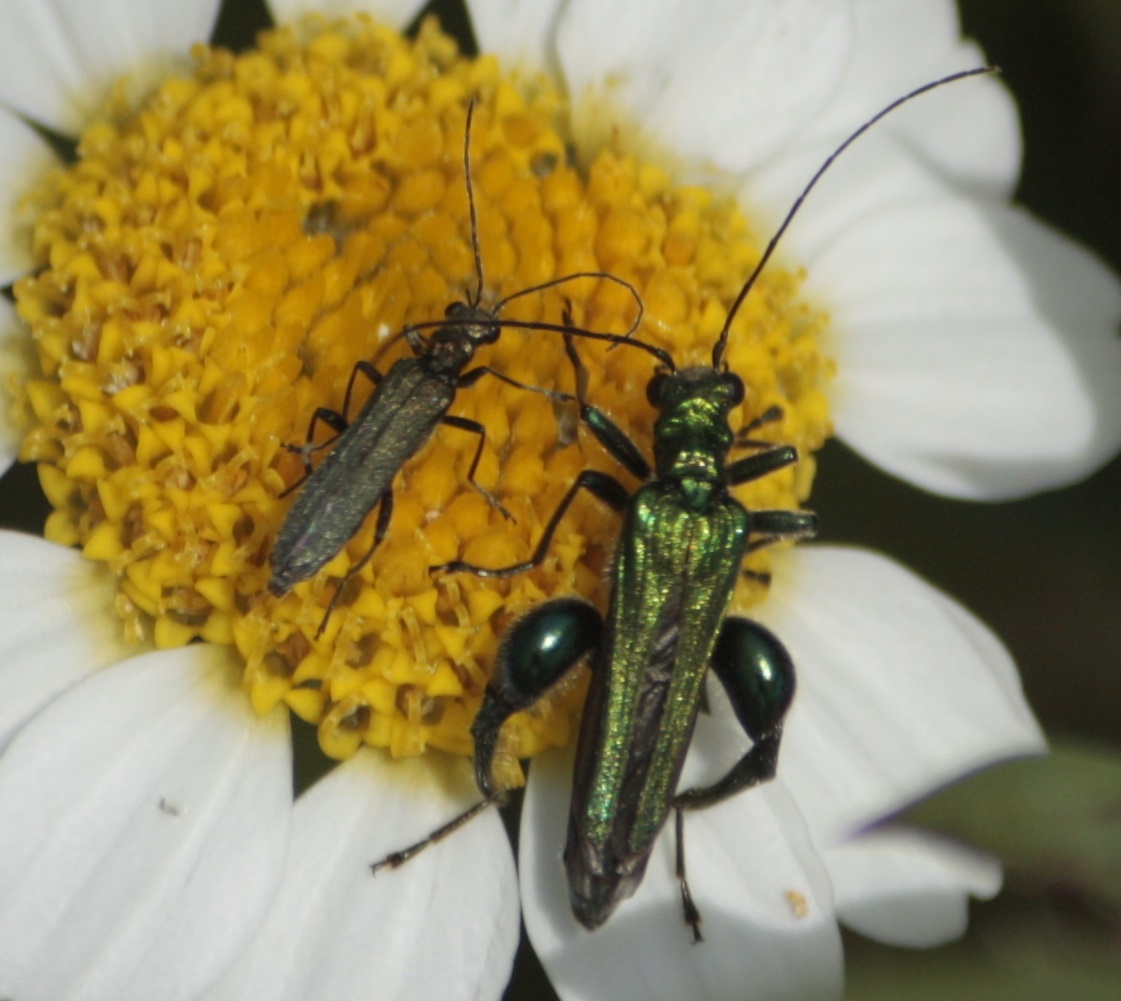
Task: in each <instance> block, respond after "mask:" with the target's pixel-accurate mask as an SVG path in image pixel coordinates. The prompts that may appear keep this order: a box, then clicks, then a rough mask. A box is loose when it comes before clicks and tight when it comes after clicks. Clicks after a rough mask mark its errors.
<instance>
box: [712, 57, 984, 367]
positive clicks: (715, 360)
mask: <svg viewBox="0 0 1121 1001" xmlns="http://www.w3.org/2000/svg"><path fill="white" fill-rule="evenodd" d="M999 72H1000V69H999V68H998V67H996V66H978V67H977V68H975V69H971V70H962V71H961V72H960V73H951V74H950V75H949V76H944V77H942V78H941V79H940V80H933V81H931V82H930V83H926V84H923V85H922V86H921V87H916V88H915V89H914V90H912V91H911V92H910V93H908V94H904V95H903V96H902V97H898V98H896V99H895V100H894V101H892V102H891V104H889V105H887V107H885V108H883V109H882V110H881V111H879V112H877V113H876V114H875V115H873V116H872V117H871V118H869V119H868V121H866V122H865V123H864V124H863V125H861V126H860V128H858V129H857V130H856V131H855V132H853V133H852V135H850V136H849V137H848V138H847V139H846V140H845V141H844V142H843V143H841V145H840V146H838V147H837V148H836V149H835V150H833V152H832V153H830V154H829V157H828V159H827V160H826V161H825V162H824V163H823V164H822V165H821V166H820V167H818V168H817V172H816V173H815V174H814V175H813V177H811V178H810V181H809V183H808V184H807V185H806V186H805V187H804V188H803V189H802V193H801V194H800V195H799V196H798V198H797V199H796V200H795V202H794V204H793V205H792V206H791V207H790V211H789V212H787V213H786V218H785V219H783V220H782V225H780V226H779V228H778V230H777V231H776V232H775V235H774V236H772V237H771V240H770V242H769V243H768V244H767V247H766V249H765V250H764V251H763V256H762V257H761V258H759V263H758V264H756V265H755V270H754V271H752V272H751V275H750V276H749V277H748V279H747V281H746V282H744V286H743V288H741V289H740V294H739V295H737V296H736V301H735V302H733V303H732V308H731V309H730V310H728V318H727V319H726V320H725V321H724V326H723V328H722V329H721V331H720V337H719V339H718V340H717V342H716V346H715V347H714V348H713V349H712V367H713V368H719V367H720V363H721V361H722V360H723V358H724V350H725V348H727V346H728V331H729V330H731V328H732V321H733V320H734V319H735V318H736V313H738V312H739V309H740V306H741V305H743V301H744V299H746V298H747V294H748V292H750V291H751V289H752V287H753V286H754V285H755V280H756V279H757V278H758V277H759V272H761V271H762V270H763V268H764V266H765V265H766V263H767V261H769V260H770V259H771V255H772V254H773V253H774V250H775V247H776V246H777V245H778V242H779V240H780V239H782V235H783V233H785V232H786V230H787V227H789V225H790V223H791V221H792V220H793V218H794V216H795V215H796V214H797V212H798V210H799V209H800V208H801V207H802V203H803V202H804V201H805V200H806V196H807V195H809V193H810V192H811V191H812V190H813V188H814V185H816V184H817V182H818V181H820V180H821V176H822V175H823V174H824V173H825V172H826V171H827V170H828V169H829V168H830V167H831V166H832V165H833V161H834V160H836V159H837V157H839V156H840V155H841V154H842V153H843V152H844V151H845V150H846V149H848V148H849V146H851V145H852V144H853V143H854V142H856V140H857V139H859V138H860V137H861V136H862V135H864V133H865V132H867V131H868V130H869V129H870V128H871V127H872V126H873V125H875V124H876V123H877V122H878V121H879V120H880V119H881V118H884V117H886V116H887V115H890V114H891V113H892V112H893V111H895V109H896V108H898V107H899V106H900V105H903V104H906V103H907V102H908V101H910V100H913V99H914V98H916V97H918V96H919V95H921V94H925V93H926V92H927V91H928V90H935V89H936V88H938V87H942V86H945V85H946V84H948V83H954V82H955V81H957V80H964V79H965V78H966V77H971V76H984V75H986V74H989V73H999Z"/></svg>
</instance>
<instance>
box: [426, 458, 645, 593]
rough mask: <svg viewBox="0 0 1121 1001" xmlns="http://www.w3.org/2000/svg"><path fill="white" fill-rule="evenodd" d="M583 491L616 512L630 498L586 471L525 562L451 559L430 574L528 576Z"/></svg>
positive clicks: (611, 480) (596, 473)
mask: <svg viewBox="0 0 1121 1001" xmlns="http://www.w3.org/2000/svg"><path fill="white" fill-rule="evenodd" d="M580 490H587V491H589V492H590V493H592V494H594V495H595V496H596V497H598V498H599V499H600V500H601V501H603V502H604V503H605V504H609V505H610V506H611V507H613V508H614V509H615V510H616V511H622V510H623V508H625V507H626V506H627V503H628V501H629V500H630V495H629V494H628V493H627V491H626V489H625V488H624V487H623V485H622V484H621V483H620V482H619V481H618V480H617V479H615V477H613V476H609V475H608V474H607V473H601V472H599V471H598V470H596V469H585V470H584V471H583V472H582V473H581V474H580V475H579V476H577V477H576V482H575V483H573V484H572V486H571V487H569V488H568V493H566V494H565V495H564V498H563V499H562V500H561V502H560V504H559V505H557V509H556V511H554V512H553V516H552V517H551V518H550V519H549V524H548V525H546V526H545V531H544V532H543V533H542V535H541V541H540V542H538V543H537V548H536V549H535V550H534V551H533V555H532V556H531V557H530V558H529V559H528V560H526V561H525V562H524V563H515V564H514V565H513V566H508V567H480V566H476V565H475V564H474V563H465V562H464V561H463V560H452V561H451V562H450V563H438V564H436V565H435V566H431V567H429V568H428V570H429V573H436V572H443V573H473V574H474V575H475V576H476V577H499V578H502V577H513V576H514V575H515V574H520V573H525V572H526V571H527V570H532V569H533V568H534V567H536V566H540V565H541V563H542V561H543V560H544V559H545V554H546V553H547V552H548V551H549V543H550V542H552V540H553V533H554V532H556V530H557V525H559V524H560V520H561V518H563V517H564V513H565V511H567V510H568V506H569V505H570V504H571V503H572V501H573V499H574V498H575V497H576V494H577V492H578V491H580Z"/></svg>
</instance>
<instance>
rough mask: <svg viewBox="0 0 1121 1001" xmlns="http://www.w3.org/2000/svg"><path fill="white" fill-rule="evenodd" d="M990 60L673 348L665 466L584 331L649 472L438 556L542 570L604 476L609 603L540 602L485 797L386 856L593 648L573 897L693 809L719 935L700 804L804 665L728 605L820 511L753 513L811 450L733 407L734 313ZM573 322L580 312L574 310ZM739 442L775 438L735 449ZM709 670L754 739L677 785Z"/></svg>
mask: <svg viewBox="0 0 1121 1001" xmlns="http://www.w3.org/2000/svg"><path fill="white" fill-rule="evenodd" d="M990 72H992V70H990V69H987V68H986V69H977V70H969V71H966V72H964V73H956V74H953V75H952V76H949V77H946V78H944V79H941V80H938V81H935V82H934V83H930V84H927V85H926V86H924V87H920V88H918V89H916V90H914V91H912V92H911V93H909V94H907V95H905V96H904V97H902V98H900V99H898V100H896V101H894V102H893V103H892V104H890V105H889V106H887V107H886V108H885V109H883V110H882V111H881V112H879V114H877V115H876V116H875V117H873V118H872V119H870V120H869V121H868V122H866V123H865V124H864V125H862V126H861V127H860V128H859V129H857V130H856V131H855V132H854V133H853V134H852V135H850V136H849V137H848V138H847V139H846V140H845V141H844V142H843V143H842V144H841V145H840V146H839V147H838V148H837V149H836V151H834V153H833V154H832V155H831V156H830V157H829V158H828V159H827V160H826V161H825V163H824V164H823V165H822V166H821V167H820V168H819V169H818V171H817V172H816V173H815V174H814V176H813V177H812V178H811V180H810V181H809V183H808V184H807V185H806V187H805V188H804V190H803V192H802V194H801V195H800V196H799V198H798V199H797V201H796V202H795V203H794V206H793V207H792V208H791V210H790V211H789V213H788V214H787V216H786V218H785V219H784V221H783V223H782V225H781V226H780V227H779V229H778V231H777V232H776V233H775V235H774V236H773V237H772V238H771V240H770V242H769V243H768V245H767V247H766V249H765V250H764V253H763V255H762V258H761V259H760V261H759V263H758V265H757V266H756V268H755V270H754V271H753V272H752V274H751V276H750V277H749V278H748V280H747V281H746V283H745V284H744V286H743V288H742V289H741V290H740V293H739V295H738V296H737V297H736V300H735V302H734V303H733V304H732V307H731V309H730V310H729V313H728V317H727V319H726V321H725V323H724V327H723V330H722V331H721V333H720V336H719V338H718V340H717V343H716V346H715V347H714V349H713V352H712V365H711V366H698V367H694V368H687V369H683V370H677V369H676V368H675V367H674V366H673V364H672V362H667V361H666V360H663V362H662V366H661V369H660V370H659V371H658V372H657V373H656V374H655V375H654V376H653V378H652V379H651V381H650V383H649V385H648V387H647V396H648V398H649V400H650V402H651V404H652V405H653V406H655V407H656V408H657V410H658V416H657V419H656V421H655V424H654V436H653V438H654V465H653V468H651V466H650V464H649V463H648V462H647V460H646V459H645V458H644V457H643V455H642V452H641V451H640V449H639V448H638V447H637V446H636V445H635V444H634V442H633V441H631V439H630V438H628V437H627V436H626V434H624V432H623V431H622V430H620V428H619V427H618V426H617V425H615V424H614V423H613V422H612V421H611V420H610V419H609V418H608V417H607V416H606V415H605V414H604V413H603V412H602V411H600V410H598V409H597V408H595V407H594V406H591V405H589V404H588V403H587V401H586V399H585V391H586V385H587V371H586V369H585V368H584V366H583V364H582V363H581V361H580V359H579V357H578V355H577V353H576V349H575V344H574V341H573V339H572V337H571V336H570V335H568V334H566V335H565V346H566V350H567V351H568V355H569V358H570V359H571V361H572V363H573V366H574V368H575V370H576V401H577V402H578V404H579V407H580V415H581V419H582V420H583V422H584V424H585V425H586V426H587V427H588V429H589V430H590V431H591V432H592V433H593V434H594V435H595V437H596V438H597V439H598V440H599V442H600V443H601V444H602V445H603V446H604V447H605V448H606V449H607V450H608V451H609V452H610V453H611V454H612V455H613V456H614V457H615V458H616V459H617V460H618V461H619V463H620V464H621V465H623V466H624V467H626V469H627V470H628V471H629V472H631V473H632V474H633V475H634V476H635V477H637V478H638V479H640V480H642V481H643V486H641V487H640V488H639V489H638V490H637V491H636V492H635V493H634V494H633V495H632V494H629V493H628V491H627V490H626V489H625V488H624V487H623V485H622V484H621V483H619V481H618V480H616V479H615V478H614V477H612V476H610V475H609V474H606V473H602V472H599V471H596V470H585V471H584V472H583V473H581V474H580V476H579V477H578V478H577V480H576V482H575V483H574V484H573V485H572V487H571V488H570V489H569V491H568V493H567V494H566V495H565V497H564V499H563V500H562V502H561V504H560V505H559V507H558V508H557V510H556V512H555V513H554V514H553V516H552V518H551V519H550V521H549V523H548V525H547V526H546V529H545V532H544V533H543V535H542V537H541V541H540V543H539V544H538V546H537V548H536V550H535V551H534V553H533V555H532V557H531V558H530V559H529V560H527V561H526V562H524V563H519V564H517V565H514V566H509V567H503V568H499V569H489V568H486V567H479V566H475V565H473V564H469V563H465V562H463V561H458V560H457V561H454V562H452V563H447V564H442V565H441V566H439V567H433V568H432V569H433V571H436V570H441V571H445V572H470V573H474V574H477V575H479V576H482V577H508V576H511V575H513V574H517V573H522V572H525V571H527V570H530V569H532V568H533V567H535V566H537V565H538V564H540V563H541V561H542V560H543V559H544V557H545V554H546V552H547V551H548V548H549V544H550V542H551V539H552V536H553V533H554V532H555V530H556V527H557V525H558V524H559V523H560V520H561V518H563V516H564V513H565V511H566V510H567V508H568V506H569V504H571V502H572V500H573V499H574V498H575V496H576V494H577V493H579V492H580V491H581V490H587V491H589V492H591V493H592V494H594V495H595V496H596V497H597V498H599V499H600V500H602V501H603V502H605V503H607V504H608V505H610V506H611V507H613V508H614V509H615V510H617V511H620V512H621V513H622V514H623V526H622V530H621V532H620V537H619V543H618V547H617V550H616V553H615V562H614V565H613V570H612V590H611V598H610V602H609V606H608V610H607V615H606V617H603V618H601V616H600V615H599V613H598V612H597V611H596V609H595V608H594V607H593V606H592V605H590V604H589V603H587V602H586V601H583V600H582V599H578V598H572V597H566V598H557V599H554V600H552V601H549V602H546V603H545V604H543V605H541V606H539V607H537V608H535V609H533V610H532V611H530V612H529V613H527V614H526V615H525V616H523V617H522V618H521V619H520V620H519V621H518V622H516V623H515V624H514V626H513V627H512V628H511V629H510V630H509V631H508V632H507V633H506V635H505V636H504V637H503V640H502V643H501V644H500V646H499V650H498V654H497V658H496V664H495V671H494V676H493V678H492V680H491V682H490V684H489V685H488V686H487V689H486V692H485V694H484V698H483V704H482V706H481V708H480V710H479V713H478V716H477V717H476V720H475V723H474V725H473V727H472V735H473V736H474V739H475V775H476V781H477V783H478V786H479V789H480V790H481V791H482V793H483V795H484V797H485V798H484V800H483V801H482V802H481V803H479V804H478V805H477V806H475V807H474V808H472V809H471V810H469V811H468V812H467V813H465V814H463V815H461V816H460V817H457V818H456V819H455V820H453V821H452V822H451V823H449V824H447V825H445V827H443V828H441V829H440V830H439V831H437V832H434V834H433V835H431V836H430V837H429V838H427V839H425V841H423V842H420V843H418V844H416V845H413V846H412V847H411V848H409V849H406V850H405V851H403V852H397V853H394V855H392V856H390V857H389V858H387V859H385V860H383V861H382V862H379V863H376V864H375V865H374V867H373V868H374V869H375V871H376V870H377V869H378V868H380V867H381V866H383V865H390V866H395V865H399V864H401V863H402V862H404V861H406V860H407V859H408V858H411V857H412V856H413V855H414V854H416V852H417V851H419V850H422V849H423V848H424V847H425V846H427V845H428V844H431V843H432V842H433V841H437V840H439V839H441V838H443V837H445V836H446V835H447V834H449V833H451V832H452V831H453V830H455V829H457V828H458V827H459V826H461V824H462V823H465V822H466V821H467V820H469V819H470V818H471V817H473V816H475V815H476V814H477V813H478V812H479V811H480V810H482V809H484V808H485V807H486V806H487V805H489V804H490V803H493V802H496V801H499V800H501V798H502V791H501V790H498V789H496V788H495V784H494V780H493V776H492V774H491V772H492V766H493V761H494V756H495V751H496V748H497V744H498V737H499V732H500V730H501V727H502V724H503V723H504V722H505V720H506V719H508V718H509V717H510V716H511V715H512V714H513V713H515V712H518V711H520V710H523V709H526V708H528V707H529V706H531V705H532V704H533V703H534V702H536V701H537V699H538V698H540V697H541V696H542V695H543V694H544V693H545V692H546V691H548V690H549V689H550V688H551V687H552V686H553V685H555V684H556V683H557V682H558V681H559V680H560V679H561V678H562V677H563V676H564V675H565V674H566V673H567V672H568V671H569V670H570V669H572V668H574V667H575V666H576V665H577V664H578V663H579V662H580V661H581V660H582V659H583V658H584V657H585V656H587V655H589V654H590V655H591V668H592V682H591V687H590V690H589V693H588V699H587V703H586V705H585V708H584V715H583V720H582V723H581V727H580V736H579V740H578V743H577V750H576V762H575V767H574V772H573V788H572V800H571V806H570V810H569V821H568V836H567V843H566V846H565V851H564V862H565V869H566V872H567V877H568V884H569V899H570V902H571V905H572V910H573V913H574V914H575V916H576V918H577V919H578V920H579V921H580V923H581V924H583V925H584V926H585V927H587V928H589V929H594V928H597V927H599V926H600V925H602V924H603V923H604V922H605V921H606V920H607V919H608V918H609V917H610V916H611V914H612V912H613V911H614V910H615V908H616V907H617V906H618V904H619V903H620V902H621V901H622V900H624V899H625V898H627V897H629V896H631V895H632V894H633V893H634V891H635V890H636V889H637V888H638V885H639V884H640V883H641V881H642V878H643V875H644V873H645V870H646V865H647V862H648V861H649V858H650V852H651V850H652V849H653V846H654V842H655V840H656V839H657V837H658V835H659V833H660V832H661V830H662V828H663V827H664V826H665V823H666V821H667V820H668V819H669V815H670V813H671V812H672V813H674V814H675V816H676V825H677V834H678V844H677V877H678V880H679V883H680V887H681V896H682V904H683V908H684V914H685V920H686V922H687V923H688V924H689V925H690V926H691V927H692V929H693V936H694V941H700V940H701V934H700V920H701V918H700V914H699V912H698V910H697V908H696V906H695V905H694V903H693V901H692V897H691V895H690V892H689V888H688V884H687V882H686V879H685V865H684V851H683V847H682V839H681V834H682V816H683V812H684V811H685V810H689V809H697V808H702V807H706V806H710V805H712V804H715V803H718V802H720V801H721V800H724V799H726V798H728V797H729V796H732V795H733V794H735V793H737V792H739V791H741V790H743V789H746V788H749V787H750V786H753V785H757V784H759V783H761V782H765V781H767V780H769V779H771V778H773V777H774V774H775V769H776V767H777V762H778V752H779V746H780V743H781V740H782V726H783V719H784V717H785V715H786V711H787V709H788V708H789V706H790V704H791V701H792V699H793V696H794V685H795V682H794V666H793V663H792V661H791V658H790V655H789V654H788V653H787V651H786V648H785V647H784V646H783V644H782V643H781V642H780V641H779V640H778V638H777V637H775V636H774V635H773V634H772V633H771V632H769V631H768V630H767V629H765V628H764V627H763V626H761V625H760V624H759V623H757V622H753V621H752V620H750V619H747V618H743V617H739V616H732V617H726V613H727V609H728V605H729V603H730V601H731V597H732V593H733V590H734V589H735V585H736V582H737V579H738V577H739V575H740V574H741V573H746V571H743V570H742V563H743V560H744V557H745V556H746V555H747V554H748V553H750V552H751V551H752V550H754V549H756V548H758V547H760V546H765V545H769V544H771V543H773V542H775V541H778V540H784V539H785V540H798V539H806V538H810V537H812V536H813V535H814V534H815V532H816V530H817V518H816V516H815V515H814V514H812V513H811V512H806V511H786V510H767V511H749V510H748V509H747V508H745V507H744V506H743V505H742V504H741V503H740V502H739V501H737V500H736V499H735V498H734V497H732V495H731V493H730V488H732V487H734V486H737V485H739V484H742V483H747V482H750V481H752V480H757V479H760V478H761V477H763V476H766V475H768V474H770V473H772V472H775V471H777V470H779V469H782V468H784V467H786V466H789V465H791V464H792V463H794V462H796V461H797V458H798V457H797V453H796V451H795V449H794V448H793V447H791V446H789V445H778V446H775V445H769V444H767V443H765V442H758V441H754V440H752V439H751V438H750V434H751V432H752V431H753V430H754V429H756V428H757V427H759V426H760V425H762V424H764V423H768V422H770V421H772V420H775V419H776V418H778V417H779V416H781V415H780V414H779V413H778V412H777V411H775V410H771V411H767V412H765V413H764V414H762V415H761V416H760V417H759V418H758V419H757V420H756V421H754V422H753V423H751V424H749V425H748V426H747V427H745V428H743V429H742V430H741V431H740V432H739V434H736V433H734V432H733V431H732V429H731V428H730V426H729V424H728V417H729V414H730V413H731V411H732V409H733V408H734V407H736V406H737V405H738V404H739V403H741V402H742V400H743V396H744V385H743V382H742V380H741V379H740V378H739V377H738V376H737V375H735V374H734V373H732V372H729V371H727V368H726V365H725V363H724V354H725V351H726V348H727V342H728V335H729V329H730V327H731V323H732V320H733V318H734V317H735V315H736V313H737V312H738V310H739V308H740V306H741V304H742V303H743V301H744V299H745V298H746V297H747V295H748V293H749V292H750V290H751V288H752V287H753V285H754V283H755V281H756V279H757V278H758V276H759V274H760V272H761V271H762V269H763V268H764V266H765V265H766V263H767V261H768V260H769V259H770V257H771V255H772V254H773V252H774V249H775V247H776V245H777V244H778V242H779V240H780V238H781V237H782V235H783V233H784V232H785V231H786V229H787V227H788V226H789V224H790V222H791V220H792V219H793V217H794V215H795V213H796V212H797V211H798V208H799V207H800V206H801V204H802V202H803V201H804V199H805V198H806V196H807V195H808V194H809V192H810V191H811V190H812V188H813V187H814V185H815V184H816V183H817V181H818V180H819V179H820V177H821V176H822V174H824V173H825V171H826V170H827V169H828V167H829V166H830V164H832V162H833V161H834V160H835V159H836V157H837V156H839V155H840V154H841V153H842V152H843V151H844V150H845V149H846V148H848V146H849V145H850V144H851V143H852V142H854V141H855V140H856V139H857V138H858V137H859V136H860V135H862V134H863V133H864V132H865V131H867V130H868V129H869V128H871V126H872V125H874V124H875V123H876V122H878V121H879V120H880V119H881V118H883V117H884V116H885V115H887V114H888V113H890V112H891V111H893V110H894V109H895V108H897V107H898V106H899V105H901V104H903V103H905V102H906V101H909V100H911V99H912V98H914V97H917V96H918V95H919V94H923V93H925V92H927V91H929V90H932V89H934V88H935V87H939V86H942V85H944V84H946V83H949V82H952V81H954V80H958V79H962V78H964V77H967V76H974V75H977V74H980V73H990ZM566 320H567V318H566ZM733 447H745V448H756V449H760V451H758V452H756V454H754V455H751V456H749V457H747V458H743V459H739V460H737V461H734V462H729V461H728V453H729V451H730V450H731V449H732V448H733ZM709 668H711V669H712V670H713V672H714V673H715V674H716V676H717V677H718V678H719V679H720V681H721V682H722V684H723V685H724V688H725V690H726V691H727V694H728V697H729V700H730V702H731V705H732V708H733V710H734V711H735V713H736V717H737V719H738V720H739V722H740V724H741V725H742V727H743V728H744V730H745V731H746V733H747V735H748V736H749V737H750V738H751V741H752V746H751V747H750V748H749V750H748V751H747V752H746V753H745V754H744V755H743V756H742V757H741V758H740V760H739V761H738V762H737V763H736V764H735V765H733V767H732V768H731V769H730V770H729V771H728V772H727V773H726V774H725V775H724V776H723V777H722V778H720V779H719V780H718V781H716V782H715V783H713V784H712V785H709V786H705V787H703V788H693V789H687V790H685V791H683V792H678V791H677V784H678V780H679V779H680V776H681V771H682V768H683V766H684V762H685V756H686V752H687V750H688V747H689V742H690V739H691V737H692V733H693V728H694V725H695V723H696V718H697V713H698V711H699V708H700V705H701V702H702V689H703V685H704V680H705V677H706V675H707V673H708V670H709Z"/></svg>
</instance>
